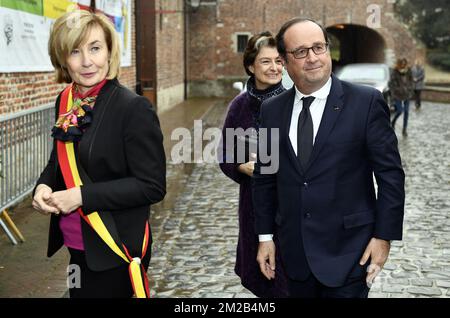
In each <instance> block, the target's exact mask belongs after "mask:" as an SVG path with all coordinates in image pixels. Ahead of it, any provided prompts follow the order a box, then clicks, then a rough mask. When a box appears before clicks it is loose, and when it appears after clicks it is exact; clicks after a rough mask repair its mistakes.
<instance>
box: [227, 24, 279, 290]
mask: <svg viewBox="0 0 450 318" xmlns="http://www.w3.org/2000/svg"><path fill="white" fill-rule="evenodd" d="M244 68H245V71H246V72H247V74H248V75H249V76H250V78H249V80H248V81H247V90H246V91H245V92H242V93H241V94H239V95H238V96H237V97H236V98H235V99H234V100H233V101H232V102H231V104H230V106H229V110H228V114H227V117H226V119H225V124H224V127H223V133H222V145H223V146H222V147H223V152H222V153H223V159H222V161H221V162H222V163H221V164H220V168H221V169H222V171H223V173H225V174H226V175H227V176H228V177H229V178H231V179H232V180H234V181H236V182H237V183H239V184H240V194H239V240H238V246H237V257H236V265H235V272H236V274H237V275H238V276H239V277H240V278H241V282H242V285H243V286H244V287H246V288H247V289H249V290H250V291H251V292H252V293H254V294H255V295H256V296H258V297H286V296H287V287H286V282H285V274H284V272H283V270H282V266H281V260H280V259H278V256H277V260H276V264H277V267H276V272H275V279H272V280H268V279H266V278H265V277H264V276H263V275H262V274H261V271H260V269H259V264H258V263H257V261H256V255H257V251H258V244H259V238H258V235H256V234H255V230H254V212H253V203H252V194H251V176H252V175H253V169H254V163H255V159H256V151H253V148H252V146H249V145H250V144H251V141H252V140H256V137H257V134H258V129H259V125H258V118H259V110H260V107H261V104H262V102H263V101H264V100H266V99H268V98H270V97H273V96H276V95H278V94H280V93H282V92H283V91H284V90H285V89H284V88H283V86H282V85H281V74H282V69H283V65H282V61H281V58H280V56H279V53H278V51H277V47H276V41H275V39H274V38H273V36H272V34H271V33H270V32H263V33H260V34H257V35H255V36H253V37H252V38H251V39H250V40H249V42H248V44H247V48H246V50H245V52H244ZM237 128H242V129H243V130H244V131H246V132H245V133H244V134H241V136H240V135H239V133H236V135H235V136H233V140H232V142H230V140H228V141H227V138H226V137H227V133H226V131H227V129H228V131H234V129H237ZM245 135H247V136H245ZM229 139H231V137H229ZM239 144H241V145H244V146H245V145H246V148H245V149H246V153H247V154H246V155H242V156H240V155H239V154H237V153H238V151H237V150H238V149H239V146H238V145H239ZM240 149H244V148H240Z"/></svg>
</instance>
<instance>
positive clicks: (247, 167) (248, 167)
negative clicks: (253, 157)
mask: <svg viewBox="0 0 450 318" xmlns="http://www.w3.org/2000/svg"><path fill="white" fill-rule="evenodd" d="M237 170H238V171H239V172H240V173H243V174H246V175H248V176H249V177H251V176H253V170H255V162H254V161H249V162H247V163H243V164H241V165H239V166H238V168H237Z"/></svg>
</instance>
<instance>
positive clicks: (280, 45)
mask: <svg viewBox="0 0 450 318" xmlns="http://www.w3.org/2000/svg"><path fill="white" fill-rule="evenodd" d="M306 21H311V22H313V23H315V24H317V25H318V26H319V27H320V29H321V30H322V32H323V36H324V38H325V42H327V43H329V40H328V33H327V30H325V28H324V27H323V26H322V25H320V24H319V23H317V22H316V21H314V20H312V19H308V18H300V17H298V18H294V19H292V20H289V21H288V22H286V23H285V24H283V26H282V27H281V29H280V31H278V34H277V36H276V41H277V49H278V52H279V53H280V55H281V56H282V57H283V58H284V59H286V45H285V44H284V34H285V33H286V31H287V30H288V29H289V28H290V27H291V26H293V25H294V24H297V23H301V22H306Z"/></svg>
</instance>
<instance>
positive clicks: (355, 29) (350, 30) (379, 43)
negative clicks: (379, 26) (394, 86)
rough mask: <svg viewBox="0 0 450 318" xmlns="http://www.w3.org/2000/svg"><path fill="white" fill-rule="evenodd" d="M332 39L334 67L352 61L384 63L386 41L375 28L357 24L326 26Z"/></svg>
mask: <svg viewBox="0 0 450 318" xmlns="http://www.w3.org/2000/svg"><path fill="white" fill-rule="evenodd" d="M326 30H327V32H328V34H329V37H330V40H331V46H330V48H331V55H332V58H333V69H337V68H339V67H341V66H344V65H346V64H351V63H384V62H385V49H386V42H385V40H384V39H383V37H382V36H381V35H380V34H379V33H378V32H376V31H374V30H373V29H370V28H368V27H365V26H361V25H355V24H336V25H332V26H329V27H327V28H326Z"/></svg>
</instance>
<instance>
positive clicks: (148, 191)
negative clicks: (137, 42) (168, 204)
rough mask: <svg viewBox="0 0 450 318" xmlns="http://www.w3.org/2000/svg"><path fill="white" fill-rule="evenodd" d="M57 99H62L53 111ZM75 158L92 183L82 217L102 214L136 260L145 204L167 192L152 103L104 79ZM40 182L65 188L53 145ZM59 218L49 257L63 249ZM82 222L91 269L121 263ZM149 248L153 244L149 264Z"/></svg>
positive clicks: (146, 210) (52, 233) (85, 191)
mask: <svg viewBox="0 0 450 318" xmlns="http://www.w3.org/2000/svg"><path fill="white" fill-rule="evenodd" d="M59 100H60V97H58V99H57V102H56V113H58V109H59ZM78 155H79V159H80V162H81V165H82V166H83V168H84V170H85V171H86V173H87V174H88V176H89V177H90V179H91V180H92V183H90V184H87V183H86V182H84V185H83V186H82V187H81V195H82V200H83V206H82V209H83V211H84V212H85V213H86V214H89V213H91V212H94V211H103V213H104V214H105V215H106V223H111V224H110V225H111V226H112V227H111V228H110V232H111V234H112V235H113V237H117V236H119V237H120V239H121V240H122V242H123V243H124V244H125V246H126V247H127V248H128V250H129V251H130V253H131V256H132V257H140V256H141V253H142V239H143V237H144V230H145V224H146V222H147V221H148V217H149V206H150V205H151V204H154V203H157V202H159V201H161V200H162V199H163V198H164V196H165V193H166V180H165V177H166V160H165V154H164V148H163V136H162V133H161V129H160V126H159V120H158V118H157V116H156V113H155V111H154V110H153V108H152V106H151V104H150V103H149V102H148V100H147V99H146V98H144V97H141V96H138V95H136V94H135V93H133V92H131V91H130V90H128V89H127V88H125V87H124V86H122V85H120V84H119V82H118V81H117V80H111V81H108V82H107V83H106V84H105V86H104V87H103V88H102V90H101V91H100V93H99V95H98V97H97V101H96V103H95V106H94V110H93V122H92V124H91V126H90V127H89V128H88V129H87V130H86V131H85V133H84V135H83V137H82V139H81V141H80V143H79V147H78ZM41 183H43V184H46V185H48V186H50V187H51V188H52V190H53V191H58V190H65V185H64V181H63V178H62V174H61V170H60V168H59V165H58V161H57V152H56V144H54V147H53V151H52V153H51V156H50V160H49V162H48V164H47V166H46V167H45V169H44V171H43V172H42V174H41V176H40V178H39V180H38V182H37V184H41ZM59 218H60V217H59V216H57V215H52V217H51V222H50V233H49V244H48V252H47V253H48V256H49V257H51V256H52V255H53V254H55V253H56V252H57V251H58V250H59V249H60V248H61V246H62V245H63V236H62V232H61V230H60V228H59ZM114 223H115V224H114ZM81 224H82V234H83V241H84V247H85V252H86V261H87V264H88V266H89V268H90V269H91V270H95V271H103V270H107V269H111V268H114V267H117V266H119V265H123V264H124V261H123V260H122V259H121V258H120V257H119V256H117V255H116V254H115V253H114V252H113V251H111V250H110V248H109V247H108V246H107V245H106V244H105V243H104V242H103V241H102V240H101V239H100V238H99V237H98V235H97V234H96V233H95V232H94V231H93V230H92V229H91V228H90V226H89V225H88V224H87V223H86V222H85V221H84V220H82V221H81ZM114 225H115V227H114ZM150 244H151V241H150V242H149V248H148V250H147V256H146V260H147V261H148V259H149V257H150V249H151V247H150Z"/></svg>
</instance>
